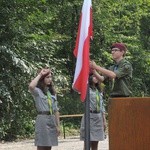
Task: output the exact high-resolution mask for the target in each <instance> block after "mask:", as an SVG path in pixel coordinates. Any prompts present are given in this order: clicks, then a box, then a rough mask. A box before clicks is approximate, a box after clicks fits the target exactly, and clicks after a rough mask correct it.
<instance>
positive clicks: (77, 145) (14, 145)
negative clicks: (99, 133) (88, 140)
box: [0, 137, 108, 150]
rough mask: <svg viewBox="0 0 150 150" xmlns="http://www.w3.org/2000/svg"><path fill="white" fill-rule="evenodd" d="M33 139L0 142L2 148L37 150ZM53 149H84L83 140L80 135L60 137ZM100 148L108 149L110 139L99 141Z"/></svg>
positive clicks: (0, 149)
mask: <svg viewBox="0 0 150 150" xmlns="http://www.w3.org/2000/svg"><path fill="white" fill-rule="evenodd" d="M33 142H34V141H33V140H24V141H20V142H6V143H0V150H36V147H35V146H34V144H33ZM52 150H83V141H80V140H79V137H73V138H69V137H67V138H66V139H59V145H58V146H56V147H53V148H52ZM98 150H108V139H106V140H104V141H101V142H99V149H98Z"/></svg>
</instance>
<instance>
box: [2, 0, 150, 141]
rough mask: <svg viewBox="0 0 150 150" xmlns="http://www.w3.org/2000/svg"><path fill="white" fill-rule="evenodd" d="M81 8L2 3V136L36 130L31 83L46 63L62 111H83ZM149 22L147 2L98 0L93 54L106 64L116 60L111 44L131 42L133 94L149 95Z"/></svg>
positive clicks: (65, 1)
mask: <svg viewBox="0 0 150 150" xmlns="http://www.w3.org/2000/svg"><path fill="white" fill-rule="evenodd" d="M81 7H82V1H80V0H73V1H72V0H55V1H54V0H49V1H47V0H38V1H36V0H11V1H10V0H1V1H0V55H1V59H0V72H1V74H0V83H1V84H0V113H1V121H0V139H5V140H11V139H15V138H18V137H19V136H30V135H31V134H32V133H33V126H34V118H35V116H36V111H35V108H34V103H33V99H32V97H31V94H30V93H29V92H28V84H29V82H30V80H31V79H32V78H33V76H35V74H36V71H37V69H38V68H41V67H44V66H50V68H52V70H53V72H54V80H55V85H56V89H57V93H58V101H59V105H60V112H61V114H73V113H83V111H84V108H83V104H82V103H81V102H80V100H79V95H78V94H77V93H75V92H74V91H73V90H72V88H71V86H72V81H73V75H74V68H75V61H76V60H75V58H74V56H73V53H72V52H73V49H74V46H75V38H76V34H77V28H78V22H79V17H80V12H81ZM149 23H150V2H149V1H148V0H147V1H146V0H145V1H143V0H132V1H130V0H128V1H125V0H117V1H115V0H100V1H93V26H94V39H93V41H91V49H90V53H91V55H90V57H91V59H94V60H95V61H96V62H97V63H99V64H100V65H103V66H104V67H107V66H109V65H110V64H111V63H112V60H111V55H110V51H109V49H110V45H111V43H113V42H124V43H126V44H127V46H128V49H129V51H128V53H127V59H128V60H129V61H130V62H131V63H132V65H133V68H134V72H133V83H132V84H133V96H149V95H150V85H149V83H150V78H149V76H150V67H149V66H150V49H149V47H150V44H149V43H150V26H149ZM106 93H107V89H106ZM106 101H107V100H106Z"/></svg>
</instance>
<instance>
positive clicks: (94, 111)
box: [90, 110, 100, 114]
mask: <svg viewBox="0 0 150 150" xmlns="http://www.w3.org/2000/svg"><path fill="white" fill-rule="evenodd" d="M90 113H93V114H98V113H100V111H97V110H90Z"/></svg>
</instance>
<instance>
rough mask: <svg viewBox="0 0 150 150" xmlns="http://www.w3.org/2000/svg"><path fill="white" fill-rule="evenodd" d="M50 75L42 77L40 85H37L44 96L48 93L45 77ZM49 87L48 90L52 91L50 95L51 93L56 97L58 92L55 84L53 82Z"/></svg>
mask: <svg viewBox="0 0 150 150" xmlns="http://www.w3.org/2000/svg"><path fill="white" fill-rule="evenodd" d="M48 74H49V73H48ZM48 74H46V75H44V76H42V77H41V79H40V80H39V81H38V84H37V87H38V88H39V89H41V90H42V92H43V93H44V94H46V93H47V91H46V89H45V86H44V79H45V77H46V76H47V75H48ZM47 87H48V90H49V91H50V93H51V94H52V95H55V94H56V90H55V88H54V84H53V82H51V84H50V85H48V86H47Z"/></svg>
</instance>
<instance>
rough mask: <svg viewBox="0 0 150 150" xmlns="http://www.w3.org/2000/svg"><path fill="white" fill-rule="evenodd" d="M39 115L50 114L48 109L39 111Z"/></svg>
mask: <svg viewBox="0 0 150 150" xmlns="http://www.w3.org/2000/svg"><path fill="white" fill-rule="evenodd" d="M38 114H39V115H50V111H39V112H38Z"/></svg>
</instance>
